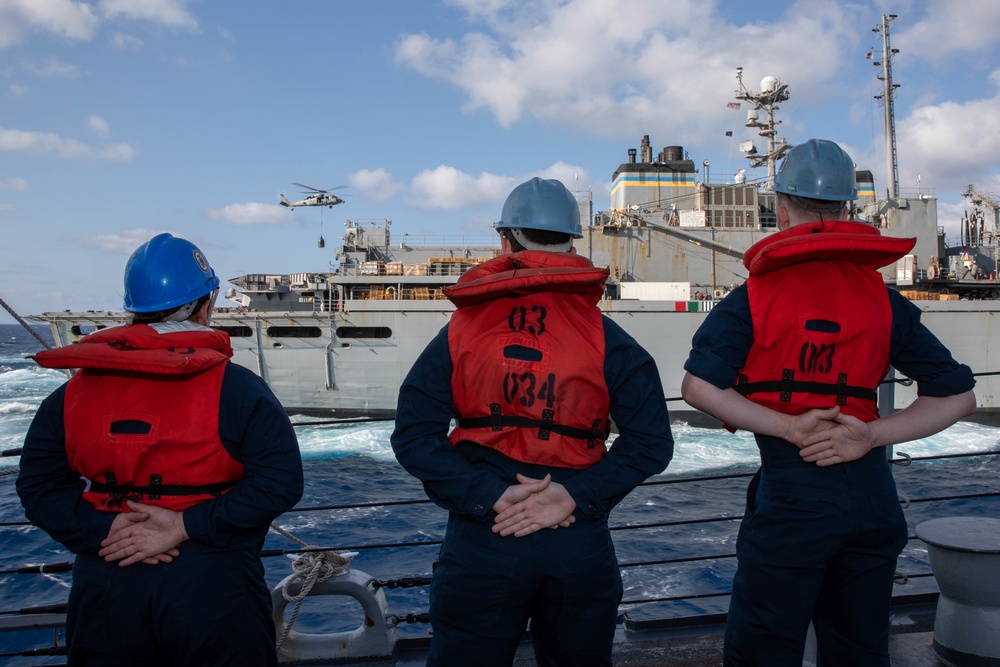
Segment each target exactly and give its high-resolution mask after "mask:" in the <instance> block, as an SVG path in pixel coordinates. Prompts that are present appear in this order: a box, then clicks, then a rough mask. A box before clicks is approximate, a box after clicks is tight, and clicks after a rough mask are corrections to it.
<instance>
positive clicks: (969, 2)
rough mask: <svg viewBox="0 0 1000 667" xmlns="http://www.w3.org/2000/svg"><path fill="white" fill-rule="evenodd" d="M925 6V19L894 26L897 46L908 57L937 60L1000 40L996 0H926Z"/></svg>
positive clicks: (979, 48)
mask: <svg viewBox="0 0 1000 667" xmlns="http://www.w3.org/2000/svg"><path fill="white" fill-rule="evenodd" d="M924 6H925V8H926V11H927V16H926V17H925V18H924V19H923V20H921V21H918V22H917V23H915V24H913V25H912V26H910V27H903V26H896V25H893V26H892V28H891V30H892V31H893V32H892V33H891V35H892V46H893V48H896V47H898V48H899V49H900V51H902V52H904V53H906V54H907V57H913V58H919V59H923V60H929V61H931V62H932V63H933V62H934V61H935V60H937V59H939V58H941V57H942V56H945V55H947V54H950V53H956V52H958V53H962V52H968V53H971V54H976V53H977V52H981V51H982V50H983V49H985V48H987V47H989V46H991V45H993V44H996V43H997V42H1000V3H998V2H996V0H962V2H960V3H956V2H954V0H925V5H924ZM896 28H899V31H898V32H896V31H895V30H896Z"/></svg>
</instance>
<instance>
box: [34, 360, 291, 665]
mask: <svg viewBox="0 0 1000 667" xmlns="http://www.w3.org/2000/svg"><path fill="white" fill-rule="evenodd" d="M64 395H65V385H63V386H62V387H60V388H59V389H57V390H56V391H54V392H53V393H52V395H50V396H49V397H48V398H46V399H45V400H44V401H43V402H42V405H41V407H40V408H39V410H38V413H37V414H36V415H35V418H34V421H32V423H31V427H30V428H29V429H28V433H27V436H26V437H25V441H24V448H23V450H22V452H21V463H20V466H21V472H20V475H19V476H18V479H17V492H18V494H19V495H20V497H21V503H22V504H23V505H24V508H25V514H26V515H27V517H28V519H30V520H31V521H32V522H33V523H35V524H36V525H37V526H39V527H41V528H42V529H43V530H45V531H46V532H47V533H48V534H49V535H51V536H52V538H53V539H55V540H57V541H58V542H61V543H62V544H63V545H64V546H65V547H66V548H67V549H69V550H70V551H72V552H73V553H75V554H76V560H75V562H74V565H73V587H72V589H71V591H70V599H69V610H68V614H67V643H68V645H69V664H71V665H102V666H107V665H123V666H124V665H130V666H135V665H178V666H181V665H185V666H186V665H213V666H215V665H232V666H234V667H235V666H245V665H273V664H275V663H276V657H275V648H274V644H275V637H274V624H273V621H272V619H271V598H270V593H269V591H268V589H267V586H266V584H265V582H264V568H263V565H262V563H261V561H260V556H259V554H260V549H261V546H262V545H263V542H264V536H265V535H266V534H267V531H268V526H269V524H270V522H271V521H272V520H273V519H274V518H275V517H277V516H278V515H280V514H281V513H283V512H285V511H287V510H289V509H291V508H292V507H293V506H294V505H295V503H297V502H298V501H299V498H301V496H302V485H303V480H302V460H301V457H300V454H299V448H298V441H297V439H296V436H295V432H294V430H293V429H292V426H291V423H290V422H289V420H288V417H287V415H286V414H285V411H284V409H283V408H282V407H281V404H280V403H279V402H278V400H277V399H276V398H275V397H274V395H273V394H272V393H271V391H270V389H269V388H268V387H267V385H266V384H265V383H264V382H263V380H261V379H260V378H259V377H258V376H256V375H255V374H254V373H252V372H251V371H249V370H247V369H246V368H243V367H241V366H237V365H235V364H229V365H227V367H226V371H225V375H224V377H223V382H222V392H221V398H220V406H219V437H220V439H221V440H222V444H223V446H225V448H226V451H228V452H229V454H230V455H231V456H232V457H233V458H235V459H236V460H238V461H240V462H241V463H242V464H243V465H244V467H245V474H246V476H245V478H244V479H243V480H241V481H240V482H239V483H238V484H237V485H236V486H235V487H233V488H232V489H231V490H230V491H229V492H227V493H226V494H224V495H223V496H221V497H219V498H216V499H213V500H210V501H207V502H204V503H201V504H198V505H195V506H194V507H191V508H189V509H187V510H184V527H185V530H186V531H187V533H188V535H189V536H190V538H191V539H189V540H187V541H186V542H184V543H182V544H181V545H180V546H179V547H178V549H179V551H180V556H178V557H177V558H175V559H174V560H173V562H172V563H159V564H157V565H146V564H144V563H136V564H134V565H130V566H128V567H124V568H123V567H119V566H118V563H117V562H115V563H106V562H105V561H104V559H103V558H101V557H99V556H98V555H97V552H98V551H99V550H100V548H101V541H102V540H103V539H104V538H106V537H107V535H108V530H109V529H110V528H111V523H112V522H113V521H114V518H115V516H116V514H115V513H113V512H100V511H97V510H96V509H94V507H93V506H92V505H91V504H90V503H88V502H86V501H84V500H83V498H82V494H83V491H84V490H85V488H86V482H85V481H84V480H83V479H81V477H80V476H79V475H77V474H76V473H74V472H73V471H72V470H71V469H70V468H69V464H68V462H67V460H66V448H65V444H64V442H65V428H64V424H63V399H64Z"/></svg>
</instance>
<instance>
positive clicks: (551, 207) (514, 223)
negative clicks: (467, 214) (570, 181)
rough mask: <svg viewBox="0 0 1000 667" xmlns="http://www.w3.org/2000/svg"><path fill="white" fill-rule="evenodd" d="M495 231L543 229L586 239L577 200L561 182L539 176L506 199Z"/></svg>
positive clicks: (515, 190)
mask: <svg viewBox="0 0 1000 667" xmlns="http://www.w3.org/2000/svg"><path fill="white" fill-rule="evenodd" d="M496 228H497V229H540V230H545V231H550V232H562V233H564V234H569V235H570V236H572V237H573V238H578V239H579V238H583V229H582V228H581V227H580V205H579V204H577V202H576V198H575V197H573V194H572V193H571V192H570V191H569V190H567V189H566V186H565V185H563V184H562V183H561V182H559V181H557V180H554V179H544V178H538V177H537V176H536V177H535V178H532V179H531V180H530V181H526V182H524V183H521V184H520V185H519V186H517V187H516V188H514V189H513V190H512V191H511V193H510V194H509V195H508V196H507V201H505V202H504V205H503V211H502V212H501V214H500V222H498V223H497V224H496Z"/></svg>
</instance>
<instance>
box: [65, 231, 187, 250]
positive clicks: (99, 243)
mask: <svg viewBox="0 0 1000 667" xmlns="http://www.w3.org/2000/svg"><path fill="white" fill-rule="evenodd" d="M166 231H167V230H165V229H130V230H128V231H124V232H122V233H121V234H109V235H106V236H92V237H89V238H81V239H79V242H80V243H81V244H82V245H85V246H89V247H91V248H97V249H98V250H104V251H107V252H114V253H121V254H125V255H131V254H132V253H133V252H134V251H135V249H136V248H138V247H139V246H140V245H142V244H143V243H145V242H146V241H148V240H149V239H151V238H153V237H154V236H156V235H157V234H163V233H164V232H166Z"/></svg>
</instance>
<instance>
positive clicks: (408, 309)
mask: <svg viewBox="0 0 1000 667" xmlns="http://www.w3.org/2000/svg"><path fill="white" fill-rule="evenodd" d="M712 303H713V302H712V301H687V302H685V301H642V300H614V301H602V302H601V304H600V305H601V308H602V310H603V311H604V313H605V314H606V315H607V316H608V317H609V318H610V319H612V320H613V321H615V322H616V323H617V324H619V325H620V326H621V327H622V328H623V329H624V330H625V331H626V332H628V333H629V334H630V335H631V336H633V337H634V338H635V339H636V340H637V341H638V342H639V343H640V344H641V345H642V346H643V347H644V348H645V349H647V350H648V351H649V352H650V353H651V354H652V356H653V358H654V359H655V361H656V365H657V368H658V369H659V371H660V377H661V380H662V382H663V389H664V393H665V395H666V396H667V399H668V402H669V404H668V407H669V408H670V412H671V415H672V417H673V418H674V419H677V420H683V421H687V422H689V423H692V424H699V425H701V424H705V423H706V420H708V421H709V422H710V421H711V420H710V419H708V418H706V417H705V415H703V414H702V413H699V412H697V411H696V410H694V409H693V408H691V407H690V406H688V405H687V404H686V403H684V402H683V401H682V400H681V399H680V396H681V391H680V388H681V379H682V378H683V375H684V362H685V361H686V359H687V356H688V353H689V351H690V349H691V338H692V336H693V335H694V333H695V331H696V330H697V329H698V327H699V326H701V324H702V323H703V322H704V321H705V318H706V316H707V315H708V311H709V310H710V308H711V305H712ZM915 303H916V304H917V305H918V306H919V307H920V308H921V310H922V311H923V315H922V321H923V322H924V323H925V324H926V325H927V326H928V327H929V328H930V329H931V331H933V332H934V333H935V334H936V335H937V336H938V337H939V338H940V339H941V341H942V342H943V343H944V344H945V345H946V346H947V347H948V348H949V349H950V350H951V351H952V353H953V354H954V356H955V358H956V359H957V360H958V361H960V362H961V363H964V364H967V365H968V366H969V367H971V368H972V370H973V372H975V373H977V374H979V376H978V377H977V386H976V398H977V402H978V408H979V409H978V412H977V414H976V415H975V417H973V419H974V420H975V421H981V422H984V423H997V422H998V421H1000V410H998V401H997V396H998V390H1000V386H998V385H997V380H996V377H997V376H993V375H988V373H991V372H994V371H997V370H1000V369H997V368H996V366H1000V360H996V359H994V358H993V356H994V355H993V353H992V351H991V343H992V341H994V340H996V336H997V334H998V333H1000V332H998V331H997V328H998V326H1000V325H998V317H1000V303H998V302H995V301H918V302H915ZM453 310H454V309H453V307H452V306H451V304H450V303H449V302H447V301H412V302H401V301H369V300H359V301H348V302H346V303H345V304H344V308H343V309H342V310H338V311H335V312H332V313H331V312H327V313H297V312H271V313H253V312H248V313H239V312H222V313H218V314H216V315H215V316H214V317H213V322H212V323H213V326H217V327H220V328H222V329H224V330H227V331H229V332H230V333H231V339H232V345H233V350H234V355H233V361H234V362H236V363H238V364H240V365H242V366H246V367H247V368H249V369H251V370H253V371H254V372H255V373H257V374H258V375H260V376H261V377H262V378H263V379H264V380H265V381H266V382H267V383H268V385H269V386H270V387H271V389H272V390H273V391H274V393H275V395H276V396H277V397H278V399H279V400H280V401H281V403H282V405H284V406H285V408H286V410H287V411H288V412H289V413H292V414H306V415H311V416H316V417H326V418H349V417H368V418H385V419H391V418H392V417H393V415H394V413H395V409H396V398H397V395H398V389H399V386H400V385H401V384H402V381H403V379H404V378H405V377H406V373H407V372H408V371H409V369H410V367H411V366H412V365H413V363H414V362H415V361H416V359H417V357H418V356H419V355H420V353H421V352H422V351H423V349H424V347H425V346H426V345H427V343H428V342H429V341H430V340H431V338H432V337H433V336H434V335H435V334H437V333H438V331H440V330H441V328H442V327H443V326H444V325H445V324H446V323H447V322H448V320H449V318H450V316H451V313H452V312H453ZM39 319H44V321H47V322H48V323H49V324H50V326H51V328H52V332H53V336H54V338H55V342H56V344H57V345H59V346H62V345H70V344H72V343H74V342H75V341H76V340H78V339H79V337H80V336H81V335H83V334H85V333H86V332H88V331H92V330H94V329H95V328H96V327H98V326H108V325H114V324H118V323H120V322H121V321H122V318H121V316H119V315H115V314H110V313H107V314H95V313H46V314H45V315H43V316H42V317H41V318H39ZM289 332H294V335H287V334H288V333H289ZM886 387H887V389H886V392H885V393H888V389H890V388H891V389H892V391H893V393H894V396H892V397H889V398H885V397H884V398H883V399H882V400H883V403H882V409H883V411H885V410H886V408H887V407H888V406H889V405H892V406H893V407H894V408H895V409H900V408H903V407H905V406H906V405H909V404H910V403H911V402H912V401H913V400H914V399H915V398H916V386H915V385H912V386H907V385H906V384H905V383H894V384H893V385H886ZM887 400H888V401H891V402H890V403H886V402H884V401H887Z"/></svg>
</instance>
